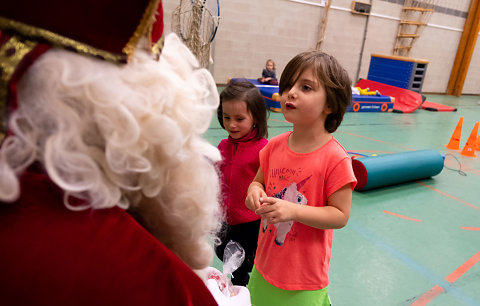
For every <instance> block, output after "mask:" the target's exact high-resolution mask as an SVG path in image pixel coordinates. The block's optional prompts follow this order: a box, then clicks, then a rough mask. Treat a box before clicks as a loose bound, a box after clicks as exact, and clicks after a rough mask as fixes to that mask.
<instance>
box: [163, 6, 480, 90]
mask: <svg viewBox="0 0 480 306" xmlns="http://www.w3.org/2000/svg"><path fill="white" fill-rule="evenodd" d="M331 1H332V3H331V8H330V12H329V14H328V22H327V28H326V37H325V40H324V42H323V44H322V50H323V51H325V52H327V53H329V54H331V55H333V56H335V57H337V59H338V60H339V61H340V62H341V63H342V64H343V66H344V67H345V68H346V69H347V71H348V72H349V74H350V77H351V78H352V80H353V81H354V82H355V78H356V77H357V74H358V77H360V78H366V77H367V75H368V68H369V64H370V54H372V53H377V54H386V55H390V54H392V49H393V45H394V42H395V36H396V33H397V27H398V21H399V17H400V13H401V8H402V6H401V4H398V3H391V2H388V1H381V0H372V1H371V3H372V11H371V15H370V17H369V18H368V24H367V17H366V16H363V15H358V14H352V13H351V12H350V5H351V2H352V1H350V0H331ZM322 2H323V1H321V0H306V1H302V0H220V13H221V19H220V26H219V28H218V31H217V35H216V37H215V40H214V42H213V44H212V58H213V60H214V64H213V65H212V66H211V67H210V69H211V72H212V74H213V76H214V78H215V81H216V82H217V83H218V84H225V83H226V82H227V81H228V79H229V78H232V77H245V78H257V77H260V74H261V71H262V69H263V67H264V65H265V61H266V60H267V59H268V58H273V59H274V60H275V62H276V65H277V76H278V77H280V75H281V73H282V71H283V68H284V67H285V65H286V64H287V62H288V61H289V60H290V59H291V58H292V57H293V56H295V55H296V54H297V53H299V52H302V51H305V50H308V49H314V48H315V45H316V43H317V41H318V35H319V30H320V29H319V28H320V25H321V21H322V17H323V10H324V7H323V6H320V4H321V3H322ZM363 2H367V3H368V2H369V1H368V0H363ZM392 2H395V1H392ZM179 3H180V0H164V1H163V5H164V15H165V16H164V20H165V31H166V32H167V33H168V32H170V19H171V14H172V11H173V10H174V8H175V7H176V6H177V5H178V4H179ZM448 3H449V4H450V5H452V2H451V1H450V2H448V1H447V2H446V1H443V0H439V2H438V5H448ZM455 3H456V4H455V6H454V7H451V8H452V9H457V10H460V11H465V12H466V11H467V10H468V3H469V0H460V1H455ZM464 23H465V18H464V17H457V16H454V15H451V14H445V13H438V12H435V13H433V14H432V17H431V19H430V21H429V25H428V26H427V27H425V28H424V30H423V33H422V35H421V37H420V38H419V39H418V40H417V42H416V43H415V45H414V47H413V49H412V53H411V56H410V57H412V58H418V59H426V60H428V61H429V65H428V68H427V74H426V77H425V80H424V84H423V92H426V93H445V92H446V88H447V84H448V80H449V78H450V71H451V68H452V66H453V62H454V60H455V55H456V51H457V47H458V43H459V41H460V37H461V34H462V31H463V25H464ZM365 29H366V30H367V31H366V39H365V44H364V47H363V54H362V42H363V39H364V32H365ZM478 41H480V38H479V39H478ZM478 41H477V45H476V49H475V52H474V54H473V57H472V61H471V63H470V67H469V71H468V74H467V77H466V80H465V84H464V87H463V93H464V94H480V50H479V49H480V42H478ZM360 57H361V58H360ZM359 68H360V69H359Z"/></svg>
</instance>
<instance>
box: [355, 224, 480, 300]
mask: <svg viewBox="0 0 480 306" xmlns="http://www.w3.org/2000/svg"><path fill="white" fill-rule="evenodd" d="M347 226H348V227H349V228H350V229H351V230H353V231H354V232H355V233H357V234H359V235H360V236H362V237H363V238H365V240H367V241H370V242H371V243H373V244H374V245H376V246H377V247H379V248H381V249H383V250H385V251H387V252H388V253H390V254H391V255H392V256H393V257H394V258H396V259H397V260H399V261H400V262H402V263H403V264H405V265H406V266H408V267H409V268H411V269H412V270H413V271H415V272H416V273H418V274H419V275H421V276H423V277H424V278H425V279H427V280H429V281H430V282H431V283H433V284H440V285H439V286H440V287H442V288H446V290H447V292H448V293H449V294H451V295H452V296H453V297H455V298H457V299H459V300H460V301H462V302H464V304H465V305H478V303H477V302H476V301H475V299H474V298H473V297H471V296H470V295H468V294H467V293H466V292H464V291H463V290H462V288H458V287H455V286H453V285H452V284H450V283H449V282H447V281H445V279H444V278H443V277H441V276H439V275H438V274H437V273H435V272H434V271H432V270H430V269H429V268H427V267H425V266H424V265H422V264H420V263H419V262H417V261H416V260H415V259H413V258H411V257H410V256H408V255H407V254H405V253H403V252H402V251H401V250H399V249H398V248H396V247H395V246H394V245H393V244H391V243H389V242H388V241H386V240H384V239H383V238H382V237H381V236H379V235H378V234H377V233H376V232H374V231H372V230H370V229H368V228H367V227H364V226H363V225H362V224H361V223H359V222H356V220H355V218H352V217H350V220H349V221H348V225H347Z"/></svg>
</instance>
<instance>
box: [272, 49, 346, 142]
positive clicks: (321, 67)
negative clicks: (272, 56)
mask: <svg viewBox="0 0 480 306" xmlns="http://www.w3.org/2000/svg"><path fill="white" fill-rule="evenodd" d="M310 68H311V69H313V73H314V75H315V76H316V78H317V80H318V81H319V82H320V83H321V84H323V86H325V91H326V95H327V97H326V98H327V99H326V101H327V102H326V103H327V105H328V106H329V107H330V109H331V110H332V113H331V114H329V115H328V116H327V119H326V120H325V129H326V130H327V131H328V132H329V133H333V132H335V131H336V130H337V128H338V127H339V126H340V123H342V120H343V115H344V114H345V112H346V110H347V107H348V106H349V105H350V103H352V87H351V84H352V81H351V80H350V77H349V76H348V73H347V71H346V70H345V69H344V68H343V67H342V66H341V65H340V63H339V62H338V61H337V60H336V59H335V58H334V57H333V56H330V55H328V54H326V53H324V52H320V51H307V52H302V53H300V54H298V55H297V56H295V57H294V58H292V59H291V60H290V62H288V64H287V66H286V67H285V69H284V70H283V73H282V76H281V78H280V84H279V94H280V95H282V93H283V92H284V91H289V90H290V89H291V88H292V87H293V85H294V84H295V83H296V82H297V80H298V78H299V77H300V75H301V74H302V73H303V72H304V71H305V70H306V69H310Z"/></svg>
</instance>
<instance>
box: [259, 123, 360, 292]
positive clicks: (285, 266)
mask: <svg viewBox="0 0 480 306" xmlns="http://www.w3.org/2000/svg"><path fill="white" fill-rule="evenodd" d="M290 134H291V132H288V133H285V134H281V135H279V136H276V137H274V138H272V139H271V140H270V141H269V143H268V144H267V146H265V148H264V149H263V150H262V151H261V152H260V167H261V169H262V172H263V175H264V179H265V191H266V193H267V195H268V196H273V197H277V198H281V199H284V200H288V201H290V202H294V203H297V204H299V205H309V206H316V207H321V206H326V205H327V199H328V197H329V196H330V195H332V194H333V193H334V192H335V191H337V190H338V189H340V188H341V187H343V186H345V185H347V184H351V186H352V189H353V188H354V187H355V185H356V182H357V180H356V178H355V175H354V173H353V169H352V162H351V158H350V156H349V155H348V153H347V152H346V151H345V149H344V148H343V147H342V145H341V144H340V143H339V142H338V141H337V140H336V139H335V138H334V137H332V139H331V140H329V141H328V142H327V143H326V144H325V145H323V146H322V147H320V148H319V149H317V150H315V151H313V152H310V153H296V152H293V151H292V150H290V148H289V147H288V137H289V135H290ZM331 250H332V230H331V229H329V230H322V229H316V228H313V227H310V226H308V225H304V224H302V223H300V222H296V221H291V222H281V223H279V224H276V225H272V224H268V225H266V224H265V223H264V221H263V220H262V226H261V227H260V231H259V238H258V248H257V254H256V257H255V267H256V269H257V270H258V272H259V273H260V274H261V275H262V276H263V277H264V278H265V280H266V281H267V282H269V283H270V284H271V285H273V286H276V287H278V288H281V289H285V290H319V289H322V288H324V287H326V286H327V285H328V266H329V263H330V256H331Z"/></svg>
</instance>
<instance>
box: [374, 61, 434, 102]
mask: <svg viewBox="0 0 480 306" xmlns="http://www.w3.org/2000/svg"><path fill="white" fill-rule="evenodd" d="M427 66H428V61H427V60H422V59H414V58H410V57H404V56H395V55H380V54H372V55H371V58H370V66H369V68H368V77H367V79H368V80H371V81H375V82H379V83H383V84H388V85H392V86H396V87H400V88H405V89H409V90H411V91H415V92H418V93H421V92H422V86H423V80H424V79H425V74H426V72H427Z"/></svg>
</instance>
